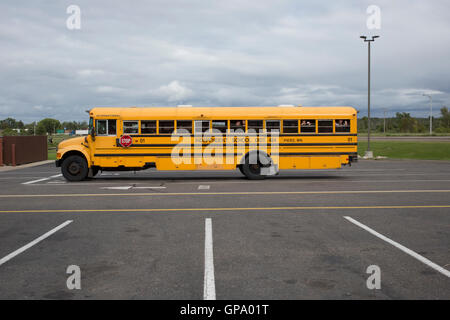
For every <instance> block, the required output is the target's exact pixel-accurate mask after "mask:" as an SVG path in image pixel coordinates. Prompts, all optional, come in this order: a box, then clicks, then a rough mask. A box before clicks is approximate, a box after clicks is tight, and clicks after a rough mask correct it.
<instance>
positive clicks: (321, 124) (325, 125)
mask: <svg viewBox="0 0 450 320" xmlns="http://www.w3.org/2000/svg"><path fill="white" fill-rule="evenodd" d="M317 122H318V124H317V128H318V129H319V133H331V132H333V120H318V121H317Z"/></svg>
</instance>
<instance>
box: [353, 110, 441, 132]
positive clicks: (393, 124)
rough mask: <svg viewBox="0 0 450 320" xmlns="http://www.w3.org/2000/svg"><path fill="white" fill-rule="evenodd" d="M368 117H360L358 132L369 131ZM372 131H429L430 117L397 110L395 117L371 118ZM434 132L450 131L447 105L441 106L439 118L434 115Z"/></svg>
mask: <svg viewBox="0 0 450 320" xmlns="http://www.w3.org/2000/svg"><path fill="white" fill-rule="evenodd" d="M368 124H369V121H368V118H367V117H362V118H361V119H358V132H367V127H368ZM370 124H371V126H370V131H371V132H381V133H382V132H384V131H385V130H386V133H429V132H430V118H429V117H428V118H414V117H411V114H409V113H407V112H397V113H396V114H395V117H394V118H392V117H391V118H386V119H384V118H371V122H370ZM433 132H434V133H450V112H449V110H448V108H447V107H443V108H441V115H440V117H439V118H435V117H433Z"/></svg>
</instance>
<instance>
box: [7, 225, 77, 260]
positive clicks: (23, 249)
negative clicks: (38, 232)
mask: <svg viewBox="0 0 450 320" xmlns="http://www.w3.org/2000/svg"><path fill="white" fill-rule="evenodd" d="M72 222H73V220H67V221H66V222H64V223H62V224H60V225H59V226H57V227H56V228H53V229H52V230H50V231H49V232H47V233H44V234H43V235H42V236H40V237H39V238H36V239H35V240H33V241H31V242H30V243H28V244H26V245H24V246H23V247H21V248H19V249H17V250H16V251H14V252H12V253H10V254H8V255H7V256H6V257H3V258H1V259H0V266H1V265H2V264H4V263H6V262H7V261H9V260H11V259H12V258H14V257H15V256H17V255H19V254H21V253H22V252H24V251H25V250H27V249H29V248H31V247H32V246H34V245H36V244H38V243H39V242H41V241H42V240H44V239H45V238H48V237H49V236H51V235H52V234H54V233H55V232H56V231H58V230H61V229H62V228H64V227H65V226H67V225H68V224H70V223H72Z"/></svg>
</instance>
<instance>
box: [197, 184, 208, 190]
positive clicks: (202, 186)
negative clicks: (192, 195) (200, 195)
mask: <svg viewBox="0 0 450 320" xmlns="http://www.w3.org/2000/svg"><path fill="white" fill-rule="evenodd" d="M209 188H210V186H209V185H204V184H201V185H199V186H198V190H209Z"/></svg>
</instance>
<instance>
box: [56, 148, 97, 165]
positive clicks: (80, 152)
mask: <svg viewBox="0 0 450 320" xmlns="http://www.w3.org/2000/svg"><path fill="white" fill-rule="evenodd" d="M62 151H63V150H60V151H59V152H61V160H60V161H59V164H60V165H61V164H62V161H64V159H65V158H67V157H68V156H72V155H82V156H84V158H85V159H86V162H87V165H88V167H89V168H90V167H91V166H92V164H91V157H90V155H89V153H88V152H87V150H86V148H84V147H82V146H79V147H78V146H72V148H71V149H70V150H66V151H64V152H62Z"/></svg>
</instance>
